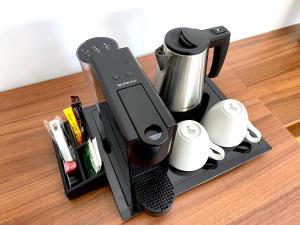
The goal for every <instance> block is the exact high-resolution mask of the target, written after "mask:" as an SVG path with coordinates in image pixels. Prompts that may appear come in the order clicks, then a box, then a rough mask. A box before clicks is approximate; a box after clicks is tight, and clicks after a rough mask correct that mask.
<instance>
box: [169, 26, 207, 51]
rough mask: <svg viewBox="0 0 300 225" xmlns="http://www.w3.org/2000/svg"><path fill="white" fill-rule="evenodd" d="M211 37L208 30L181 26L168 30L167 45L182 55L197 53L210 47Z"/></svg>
mask: <svg viewBox="0 0 300 225" xmlns="http://www.w3.org/2000/svg"><path fill="white" fill-rule="evenodd" d="M209 43H210V37H209V34H208V32H207V31H205V30H198V29H192V28H187V27H179V28H175V29H172V30H170V31H168V33H167V34H166V36H165V45H166V46H167V48H169V49H170V50H171V51H173V52H175V53H177V54H181V55H197V54H199V53H201V52H203V51H204V50H205V49H206V48H208V46H209Z"/></svg>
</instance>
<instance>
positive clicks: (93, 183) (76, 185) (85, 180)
mask: <svg viewBox="0 0 300 225" xmlns="http://www.w3.org/2000/svg"><path fill="white" fill-rule="evenodd" d="M64 128H65V131H66V132H65V135H66V137H67V139H68V142H69V144H70V145H71V146H72V147H73V149H74V154H75V158H76V163H77V167H78V168H77V171H75V172H74V173H72V174H70V175H67V174H65V171H64V165H63V160H62V158H61V156H60V152H59V148H58V145H57V144H56V143H55V142H54V141H53V146H54V150H55V155H56V159H57V163H58V168H59V171H60V175H61V179H62V183H63V186H64V191H65V195H66V196H67V197H68V198H69V199H72V198H75V197H78V196H80V195H82V194H84V193H87V192H89V191H92V190H94V189H97V188H100V187H102V186H105V185H107V179H106V174H105V170H104V165H102V167H101V170H100V171H99V172H98V173H97V174H96V175H94V176H89V174H88V172H87V168H86V166H85V163H84V159H83V150H84V148H85V147H86V145H87V142H84V143H83V144H81V145H78V146H76V144H75V140H74V137H73V135H72V131H71V128H70V126H69V123H68V121H65V122H64ZM86 132H87V136H88V137H90V138H91V137H92V136H91V134H90V131H89V129H88V127H86ZM71 183H72V185H71Z"/></svg>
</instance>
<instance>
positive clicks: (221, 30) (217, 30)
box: [210, 26, 227, 34]
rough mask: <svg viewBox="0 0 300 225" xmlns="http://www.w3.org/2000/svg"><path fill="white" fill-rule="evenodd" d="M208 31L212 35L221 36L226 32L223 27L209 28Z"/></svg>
mask: <svg viewBox="0 0 300 225" xmlns="http://www.w3.org/2000/svg"><path fill="white" fill-rule="evenodd" d="M210 31H211V32H212V33H213V34H222V33H224V32H226V31H227V29H226V28H225V27H223V26H219V27H214V28H211V29H210Z"/></svg>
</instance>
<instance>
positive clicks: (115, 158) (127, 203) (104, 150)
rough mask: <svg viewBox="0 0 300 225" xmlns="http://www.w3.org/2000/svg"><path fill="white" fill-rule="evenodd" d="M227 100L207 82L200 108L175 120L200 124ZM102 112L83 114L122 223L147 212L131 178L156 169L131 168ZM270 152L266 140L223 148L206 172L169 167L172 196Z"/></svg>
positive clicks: (106, 113)
mask: <svg viewBox="0 0 300 225" xmlns="http://www.w3.org/2000/svg"><path fill="white" fill-rule="evenodd" d="M224 99H226V96H225V95H224V94H223V93H222V92H221V91H220V89H218V88H217V86H216V85H215V84H214V83H213V82H212V81H211V80H210V79H209V78H206V82H205V87H204V95H203V97H202V101H201V104H200V105H199V107H197V108H195V109H193V110H192V111H190V112H187V113H180V114H176V113H173V116H174V118H175V119H176V121H177V122H180V121H182V120H187V119H189V120H196V121H198V122H201V120H202V117H203V116H204V114H205V112H206V111H207V110H208V109H209V108H210V107H212V106H213V105H214V104H216V103H217V102H219V101H222V100H224ZM99 108H100V111H98V109H97V107H96V106H91V107H87V108H84V110H83V112H84V115H85V118H86V120H87V121H86V122H87V125H88V128H89V129H90V132H91V134H92V136H93V137H96V138H97V141H98V146H100V147H99V151H100V155H101V158H102V161H103V163H104V167H105V172H106V176H107V179H108V181H109V184H110V187H111V190H112V193H113V196H114V199H115V201H116V204H117V206H118V209H119V211H120V215H121V217H122V219H123V220H127V219H130V218H131V217H133V216H135V215H137V214H139V213H140V212H142V211H143V210H144V209H143V206H144V204H143V203H142V202H139V201H138V199H139V195H138V194H139V193H136V189H135V188H134V182H133V181H132V179H131V177H132V176H134V175H135V173H138V172H140V171H144V172H145V171H147V170H149V171H150V170H155V169H157V168H153V166H149V168H146V167H144V168H132V167H131V166H130V165H129V164H128V161H127V155H126V154H127V153H126V142H125V140H124V138H123V136H122V135H121V133H120V131H119V129H118V125H117V124H116V122H115V121H114V118H113V117H112V113H111V112H110V109H109V106H108V104H107V103H105V102H104V103H100V104H99ZM103 143H109V144H103ZM270 149H271V146H270V145H269V144H268V143H267V142H266V141H265V140H264V139H263V138H262V139H261V140H260V142H259V143H256V144H253V143H250V142H248V141H247V140H244V142H242V143H241V144H240V145H239V146H237V147H233V148H224V150H225V152H226V155H225V158H224V160H221V161H216V160H213V159H209V160H208V161H207V163H206V164H205V166H204V167H203V168H201V169H199V170H196V171H193V172H183V171H180V170H177V169H175V168H173V167H172V166H169V167H168V168H167V170H168V171H167V175H168V176H166V177H168V178H169V179H170V181H171V183H172V186H173V187H174V190H173V191H172V192H174V194H175V196H177V195H179V194H182V193H184V192H185V191H188V190H189V189H191V188H193V187H196V186H198V185H200V184H202V183H204V182H206V181H209V180H210V179H213V178H215V177H217V176H219V175H221V174H223V173H225V172H228V171H230V170H231V169H234V168H236V167H238V166H239V165H241V164H243V163H246V162H247V161H249V160H251V159H254V158H256V157H257V156H259V155H261V154H263V153H265V152H267V151H269V150H270ZM149 190H151V189H149ZM150 194H151V193H150ZM152 194H153V193H152ZM174 204H176V202H175V203H174Z"/></svg>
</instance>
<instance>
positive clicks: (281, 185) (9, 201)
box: [0, 26, 300, 225]
mask: <svg viewBox="0 0 300 225" xmlns="http://www.w3.org/2000/svg"><path fill="white" fill-rule="evenodd" d="M295 27H296V28H297V29H296V28H295ZM295 27H292V28H287V30H284V31H282V30H279V31H274V32H271V33H269V34H266V36H264V35H261V36H258V37H253V39H251V38H250V39H247V40H245V43H249V45H246V44H243V43H244V42H243V41H239V42H235V43H232V44H231V46H232V47H231V49H230V52H229V54H228V60H227V61H226V64H225V65H224V67H223V69H222V71H221V74H220V76H219V77H218V78H216V79H214V81H215V82H216V84H217V86H218V87H219V88H220V89H221V90H222V91H223V92H224V93H225V94H226V95H227V96H228V97H230V98H235V99H238V100H240V101H242V102H243V103H244V104H245V105H246V107H247V109H248V112H249V116H250V119H251V121H252V122H253V123H254V125H255V126H256V127H257V128H258V129H260V130H261V132H262V134H263V136H264V138H265V139H266V140H267V141H268V142H269V144H270V145H271V146H272V148H273V150H272V151H270V152H268V153H266V154H265V155H263V156H260V157H258V158H257V159H255V160H253V161H250V162H249V163H247V164H245V165H242V166H240V167H238V168H236V169H234V170H233V171H231V172H229V173H226V174H224V175H222V176H220V177H218V178H216V179H214V180H212V181H210V182H208V183H205V184H203V185H201V186H199V187H197V188H194V189H192V190H190V191H188V192H187V193H184V194H182V195H180V196H178V197H176V200H175V203H174V205H173V208H172V209H171V211H170V212H169V213H168V214H167V215H165V216H162V217H157V218H155V217H150V216H148V215H146V214H142V215H140V216H137V217H136V218H133V219H132V220H130V221H127V222H126V223H128V224H195V223H198V224H214V225H215V224H292V225H293V224H299V221H300V166H299V165H300V145H299V143H297V142H296V140H295V138H294V137H293V136H292V135H291V134H290V133H289V132H288V131H287V129H286V128H285V125H286V124H289V123H291V122H290V121H297V120H298V119H299V118H300V115H299V116H298V114H299V113H300V112H299V110H298V112H288V113H286V112H285V111H284V112H283V110H281V108H280V110H277V107H273V106H274V104H275V105H280V103H282V104H291V106H293V105H294V104H292V103H290V102H289V100H287V102H288V103H286V102H285V98H287V97H285V98H282V97H278V95H277V94H276V96H273V97H274V98H275V99H273V100H268V96H272V94H271V92H270V90H268V91H264V90H262V89H263V87H262V86H261V85H260V84H259V82H268V80H270V79H271V80H272V79H273V77H272V78H267V79H266V80H263V79H262V78H261V77H260V76H258V75H257V77H256V78H255V76H256V75H254V74H257V73H261V74H262V75H264V76H265V75H266V74H270V73H271V72H272V71H273V72H275V71H277V70H275V69H274V66H278V63H280V62H281V60H278V59H277V58H276V57H275V56H274V57H275V58H276V59H274V64H273V63H272V62H271V61H269V60H271V59H269V58H268V57H267V56H266V55H268V54H269V53H267V52H268V51H271V50H270V49H269V50H268V48H265V49H264V51H261V49H260V48H258V49H256V48H257V46H256V44H257V41H259V40H264V41H265V42H269V41H268V39H269V38H273V39H274V40H279V39H280V40H281V38H283V37H281V35H283V34H282V33H284V34H285V36H286V38H287V39H288V40H286V42H285V41H284V40H283V39H284V38H283V39H282V41H279V42H282V45H284V43H285V44H286V45H287V46H291V45H292V44H291V43H290V36H289V35H288V34H287V33H289V32H288V31H289V30H290V31H291V36H293V37H294V35H295V33H297V32H298V31H297V30H299V26H295ZM298 34H299V33H298ZM277 35H278V36H277ZM298 37H299V36H298ZM251 40H254V41H253V43H252V44H251ZM269 45H270V46H272V48H278V47H279V46H277V45H274V44H272V42H269ZM238 46H240V47H238ZM240 48H241V49H240ZM295 48H297V49H298V45H297V46H296V47H295ZM242 49H244V50H243V51H242ZM249 51H253V52H254V53H255V52H256V53H257V54H258V55H264V57H267V58H266V59H265V60H267V61H268V63H266V64H265V67H263V66H262V64H260V63H258V62H256V61H253V59H252V58H251V57H248V58H249V60H250V58H251V60H250V61H249V63H254V64H256V63H257V67H255V66H254V67H253V68H251V69H250V68H249V66H248V65H247V64H246V63H243V62H244V60H247V57H246V55H247V54H248V53H247V52H249ZM293 51H295V52H294V53H293V54H294V55H297V57H299V49H298V51H296V50H293V48H292V47H291V49H290V50H288V51H287V52H288V53H291V52H293ZM254 53H253V54H254ZM244 54H245V55H244ZM249 54H250V53H249ZM270 54H271V53H270ZM273 54H281V55H282V57H283V58H284V54H282V53H280V52H276V51H275V50H274V52H273ZM291 54H292V53H291ZM254 55H256V54H254ZM239 57H241V59H243V60H241V61H240V62H238V61H235V60H238V59H239ZM255 57H256V59H257V60H258V59H261V60H263V59H262V58H260V57H259V56H257V55H256V56H255ZM282 60H286V61H285V63H286V64H288V63H289V61H288V60H287V59H282ZM291 60H292V61H293V60H294V59H291ZM139 61H140V62H141V64H142V66H143V68H144V70H145V71H146V73H147V74H149V76H150V77H151V75H150V74H152V73H153V71H154V68H155V60H154V56H153V55H150V56H146V57H143V58H140V59H139ZM293 62H294V64H297V63H299V62H296V61H293ZM294 64H293V65H290V66H289V69H288V70H286V72H287V74H288V76H289V77H291V78H290V79H292V80H293V82H297V79H298V78H294V77H293V76H292V75H291V74H295V73H297V71H298V67H297V66H296V65H294ZM247 68H248V69H249V71H248V70H247ZM259 68H260V69H259ZM292 68H294V70H295V71H294V70H293V69H292ZM268 71H269V72H268ZM253 73H254V74H253ZM243 74H247V76H246V75H245V76H244V75H243ZM252 79H254V80H256V81H257V82H254V81H252ZM274 79H275V80H276V78H274ZM281 79H282V78H281ZM258 81H259V82H258ZM272 82H273V80H272ZM272 82H271V84H270V85H271V86H267V88H268V89H269V88H270V89H271V91H272V93H277V92H276V91H277V89H280V91H278V93H281V92H284V93H286V95H289V94H292V97H293V98H294V97H295V96H296V97H297V96H299V92H298V93H297V94H296V93H295V92H296V90H294V89H292V91H291V89H290V88H287V89H285V88H282V87H281V86H279V85H274V83H272ZM274 82H275V81H274ZM276 82H277V81H276ZM293 82H291V83H289V82H288V83H289V85H290V86H292V87H294V88H295V87H296V86H297V85H298V86H299V82H300V81H299V79H298V83H297V84H294V83H293ZM282 83H284V84H285V79H283V80H282ZM290 86H289V87H290ZM89 90H90V89H89V88H88V85H87V84H86V83H85V80H84V78H83V76H82V75H81V74H75V75H71V76H67V77H63V78H58V79H54V80H50V81H46V82H42V83H39V84H35V85H31V86H27V87H23V88H18V89H15V90H11V91H7V92H4V93H0V115H1V116H0V128H1V129H0V154H1V157H0V223H2V224H121V223H123V221H122V220H121V217H120V216H119V213H118V210H117V207H116V205H115V202H114V199H113V196H112V193H111V191H110V188H109V187H104V188H101V189H98V190H95V191H92V192H90V193H87V194H85V195H83V196H81V197H79V198H76V199H74V200H71V201H70V200H68V199H67V198H66V197H65V195H64V191H63V186H62V183H61V179H60V174H59V171H58V167H57V162H56V159H55V154H54V149H53V147H52V143H51V140H50V137H49V134H48V133H47V131H46V129H45V127H44V125H43V120H44V119H47V120H49V119H52V118H53V117H54V116H56V115H59V116H62V117H63V113H62V109H63V108H65V107H66V106H68V105H69V104H70V99H69V96H70V95H79V96H80V97H81V100H82V102H83V103H84V106H87V105H91V104H92V102H93V101H92V96H91V93H90V91H89ZM298 91H299V90H298ZM266 93H267V94H266ZM280 101H282V102H280ZM296 103H299V102H296ZM292 110H294V108H290V111H292ZM285 113H286V114H285ZM287 115H288V116H287ZM290 115H292V116H293V118H292V119H290V118H289V116H290Z"/></svg>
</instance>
